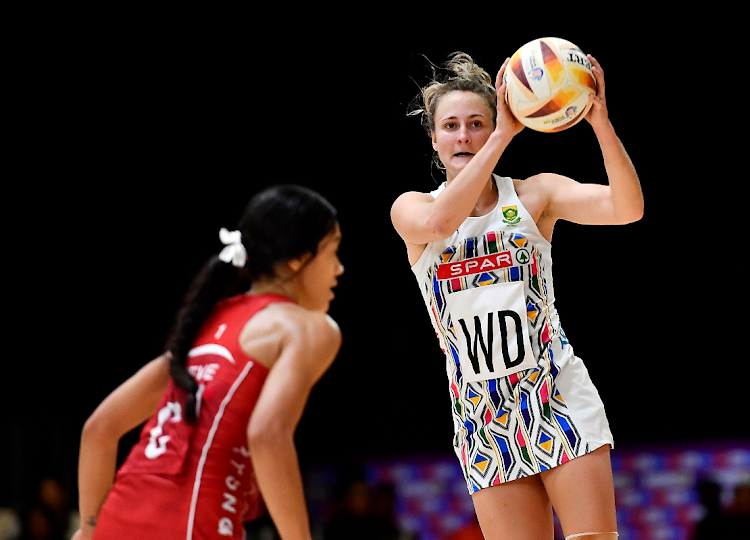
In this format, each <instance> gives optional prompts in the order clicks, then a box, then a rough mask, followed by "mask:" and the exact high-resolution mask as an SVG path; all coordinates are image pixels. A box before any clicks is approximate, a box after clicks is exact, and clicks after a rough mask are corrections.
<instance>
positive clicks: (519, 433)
mask: <svg viewBox="0 0 750 540" xmlns="http://www.w3.org/2000/svg"><path fill="white" fill-rule="evenodd" d="M494 180H495V183H496V185H497V188H498V193H499V198H498V204H497V206H496V207H495V209H494V210H492V211H491V212H489V213H488V214H487V215H484V216H481V217H469V218H467V219H466V221H464V223H463V224H462V225H461V226H460V227H459V228H458V230H457V231H456V232H455V233H453V235H451V236H450V237H449V238H446V239H444V240H440V241H436V242H432V243H430V244H428V245H427V247H426V248H425V250H424V252H423V253H422V255H421V256H420V258H419V260H418V261H417V262H416V264H415V265H414V266H413V267H412V271H413V272H414V274H415V276H416V278H417V280H418V282H419V285H420V289H421V291H422V297H423V299H424V302H425V305H426V306H427V310H428V312H429V313H430V319H431V321H432V324H433V327H434V328H435V332H436V334H437V337H438V340H439V342H440V347H441V348H442V350H443V352H444V353H445V358H446V369H447V374H448V381H449V389H450V400H451V410H452V413H453V426H454V439H453V446H454V450H455V452H456V455H457V457H458V459H459V461H460V463H461V467H462V469H463V473H464V476H465V478H466V484H467V487H468V489H469V493H473V492H475V491H477V490H479V489H482V488H485V487H488V486H492V485H497V484H501V483H504V482H509V481H511V480H515V479H518V478H522V477H525V476H529V475H533V474H537V473H539V472H541V471H544V470H547V469H550V468H552V467H555V466H557V465H560V464H562V463H565V462H567V461H569V460H571V459H574V458H576V457H578V456H581V455H583V454H586V453H588V452H591V451H593V450H595V449H597V448H599V447H600V446H602V445H604V444H609V445H610V446H614V442H613V439H612V433H611V432H610V429H609V423H608V421H607V417H606V414H605V412H604V405H603V404H602V401H601V399H600V398H599V394H598V392H597V391H596V388H595V387H594V385H593V384H592V382H591V379H590V378H589V375H588V371H587V370H586V367H585V366H584V364H583V362H582V361H581V360H580V359H579V358H578V357H576V356H575V355H574V354H573V348H572V347H571V345H570V343H568V340H567V338H566V337H565V333H564V332H563V330H562V327H561V326H560V320H559V317H558V314H557V310H556V309H555V293H554V288H553V285H552V256H551V245H550V243H549V242H548V241H547V240H546V239H545V238H544V237H543V236H542V235H541V233H540V232H539V229H538V228H537V226H536V223H535V222H534V220H533V219H532V217H531V215H530V214H529V213H528V211H527V210H526V209H525V208H524V207H523V205H522V204H521V201H520V200H519V199H518V196H517V194H516V191H515V187H514V185H513V180H512V179H511V178H504V177H499V176H496V175H495V176H494ZM444 189H445V183H443V184H442V185H441V186H440V187H439V188H438V189H436V190H435V191H433V192H431V195H432V196H433V197H439V196H440V194H441V192H442V191H443V190H444Z"/></svg>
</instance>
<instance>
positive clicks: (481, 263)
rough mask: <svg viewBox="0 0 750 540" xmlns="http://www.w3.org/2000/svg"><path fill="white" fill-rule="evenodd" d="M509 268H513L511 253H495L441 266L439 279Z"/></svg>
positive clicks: (438, 272) (438, 273) (438, 274)
mask: <svg viewBox="0 0 750 540" xmlns="http://www.w3.org/2000/svg"><path fill="white" fill-rule="evenodd" d="M509 266H513V259H512V257H511V254H510V251H503V252H502V253H493V254H492V255H486V256H484V257H474V258H472V259H465V260H463V261H457V262H452V263H445V264H441V265H440V266H438V271H437V277H438V279H450V278H457V277H461V276H468V275H471V274H478V273H480V272H491V271H492V270H499V269H500V268H508V267H509Z"/></svg>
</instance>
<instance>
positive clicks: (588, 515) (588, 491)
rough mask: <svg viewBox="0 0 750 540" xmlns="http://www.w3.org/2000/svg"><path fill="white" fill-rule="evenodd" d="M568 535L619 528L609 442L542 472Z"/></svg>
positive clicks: (548, 492) (544, 481) (548, 491)
mask: <svg viewBox="0 0 750 540" xmlns="http://www.w3.org/2000/svg"><path fill="white" fill-rule="evenodd" d="M540 477H541V480H542V482H543V483H544V487H545V489H546V491H547V495H548V496H549V498H550V501H552V506H553V507H554V508H555V512H556V513H557V516H558V518H559V519H560V524H561V525H562V528H563V532H564V533H565V536H569V535H571V534H577V533H591V532H611V531H617V515H616V513H615V488H614V484H613V481H612V463H611V462H610V459H609V445H607V444H605V445H604V446H602V447H600V448H597V449H596V450H594V451H593V452H591V453H589V454H585V455H583V456H580V457H578V458H576V459H573V460H571V461H569V462H567V463H565V464H563V465H558V466H557V467H554V468H552V469H549V470H547V471H544V472H542V473H541V474H540Z"/></svg>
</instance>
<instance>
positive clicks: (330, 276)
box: [297, 224, 344, 312]
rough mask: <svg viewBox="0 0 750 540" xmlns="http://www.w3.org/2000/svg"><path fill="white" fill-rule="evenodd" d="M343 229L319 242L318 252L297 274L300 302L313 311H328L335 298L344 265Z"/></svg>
mask: <svg viewBox="0 0 750 540" xmlns="http://www.w3.org/2000/svg"><path fill="white" fill-rule="evenodd" d="M340 244H341V229H340V228H339V225H338V224H336V228H335V229H334V230H333V231H332V232H331V233H330V234H329V235H328V236H326V237H325V238H323V240H321V241H320V243H319V244H318V253H317V254H316V255H315V257H313V258H312V259H311V260H309V261H307V263H306V264H304V265H303V266H302V268H301V269H300V271H299V274H298V275H297V280H298V283H299V285H300V297H299V304H300V305H302V306H303V307H306V308H307V309H309V310H312V311H322V312H327V311H328V308H329V307H330V305H331V300H333V298H334V294H333V289H334V288H335V287H336V286H337V285H338V277H339V276H340V275H341V274H343V273H344V266H343V265H342V264H341V261H340V260H339V256H338V249H339V245H340Z"/></svg>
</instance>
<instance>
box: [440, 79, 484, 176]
mask: <svg viewBox="0 0 750 540" xmlns="http://www.w3.org/2000/svg"><path fill="white" fill-rule="evenodd" d="M494 129H495V127H494V126H493V125H492V111H490V108H489V107H488V106H487V104H486V103H485V101H484V99H482V97H481V96H479V95H478V94H475V93H474V92H463V91H454V92H449V93H448V94H445V95H444V96H443V97H442V98H441V99H440V101H439V102H438V104H437V107H436V109H435V131H434V132H433V133H432V148H433V149H435V151H437V153H438V156H439V157H440V161H442V162H443V165H445V174H446V177H447V178H448V180H452V179H453V178H455V176H456V175H457V174H458V173H459V172H461V170H462V169H463V168H464V167H465V166H466V164H467V163H469V161H471V159H472V158H473V157H474V155H475V154H476V153H477V152H478V151H479V149H480V148H482V146H484V143H486V142H487V139H489V137H490V135H491V134H492V131H493V130H494Z"/></svg>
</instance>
